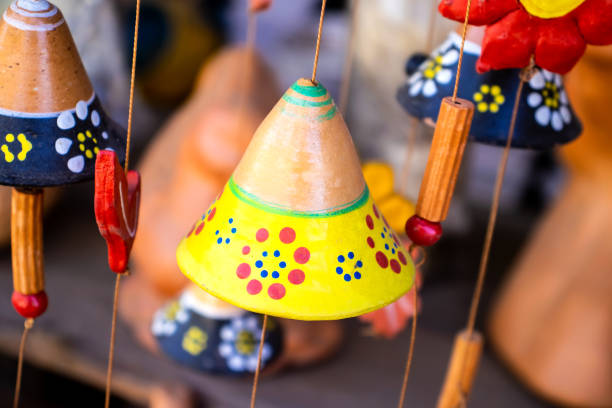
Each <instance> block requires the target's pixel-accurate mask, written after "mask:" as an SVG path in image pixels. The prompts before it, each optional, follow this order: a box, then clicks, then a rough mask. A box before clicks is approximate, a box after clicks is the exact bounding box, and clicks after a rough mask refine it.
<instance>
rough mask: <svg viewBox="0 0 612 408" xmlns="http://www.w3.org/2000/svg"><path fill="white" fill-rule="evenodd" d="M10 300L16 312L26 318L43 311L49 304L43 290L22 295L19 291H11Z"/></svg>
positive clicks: (33, 316) (38, 314)
mask: <svg viewBox="0 0 612 408" xmlns="http://www.w3.org/2000/svg"><path fill="white" fill-rule="evenodd" d="M11 301H12V302H13V307H14V308H15V310H16V311H17V313H19V314H20V315H22V316H23V317H25V318H26V319H29V318H36V317H38V316H40V315H41V314H43V313H45V310H47V305H48V304H49V300H48V299H47V294H46V293H45V291H44V290H43V291H42V292H39V293H36V294H34V295H24V294H22V293H19V292H13V296H12V297H11Z"/></svg>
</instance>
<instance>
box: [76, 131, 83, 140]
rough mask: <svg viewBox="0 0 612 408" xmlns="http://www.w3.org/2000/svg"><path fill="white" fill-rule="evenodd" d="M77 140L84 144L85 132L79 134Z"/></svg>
mask: <svg viewBox="0 0 612 408" xmlns="http://www.w3.org/2000/svg"><path fill="white" fill-rule="evenodd" d="M77 138H78V139H79V142H84V141H85V135H84V134H83V132H81V133H79V134H78V135H77Z"/></svg>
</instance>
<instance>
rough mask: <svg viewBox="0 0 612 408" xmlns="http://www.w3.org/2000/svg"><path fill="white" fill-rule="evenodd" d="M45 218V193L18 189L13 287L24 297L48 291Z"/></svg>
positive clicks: (13, 233)
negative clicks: (44, 242) (46, 280)
mask: <svg viewBox="0 0 612 408" xmlns="http://www.w3.org/2000/svg"><path fill="white" fill-rule="evenodd" d="M42 217H43V190H42V189H32V190H25V189H17V188H14V189H13V194H12V203H11V251H12V258H13V287H14V289H15V291H16V292H19V293H21V294H23V295H33V294H37V293H40V292H42V291H43V290H44V289H45V276H44V266H43V235H42V232H43V224H42Z"/></svg>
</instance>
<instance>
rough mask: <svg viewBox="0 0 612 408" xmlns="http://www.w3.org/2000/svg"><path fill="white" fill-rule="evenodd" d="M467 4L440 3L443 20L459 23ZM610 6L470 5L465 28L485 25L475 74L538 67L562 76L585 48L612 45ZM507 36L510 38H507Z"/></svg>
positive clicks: (554, 1)
mask: <svg viewBox="0 0 612 408" xmlns="http://www.w3.org/2000/svg"><path fill="white" fill-rule="evenodd" d="M467 3H468V0H442V1H441V2H440V6H439V10H440V13H442V15H443V16H445V17H447V18H450V19H453V20H456V21H459V22H463V21H464V19H465V14H466V10H467ZM610 21H612V2H610V1H609V0H488V1H474V2H472V5H471V7H470V16H469V20H468V22H469V24H473V25H486V26H487V31H486V33H485V36H484V40H483V44H482V45H483V49H482V55H481V56H480V58H479V59H478V64H477V70H478V71H479V72H485V71H488V70H491V69H506V68H523V67H526V66H527V65H528V64H529V61H530V59H531V56H532V55H534V56H535V63H536V65H538V66H540V67H542V68H543V69H546V70H549V71H552V72H556V73H559V74H565V73H567V72H569V71H570V70H571V69H572V67H573V66H574V65H575V64H576V63H577V62H578V60H579V59H580V57H581V56H582V54H584V51H585V50H586V46H587V44H591V45H608V44H612V24H610ZM509 33H511V34H509Z"/></svg>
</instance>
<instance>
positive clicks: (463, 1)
mask: <svg viewBox="0 0 612 408" xmlns="http://www.w3.org/2000/svg"><path fill="white" fill-rule="evenodd" d="M518 8H519V6H518V2H517V1H516V0H472V4H471V5H470V19H469V23H470V24H472V25H489V24H493V23H494V22H496V21H497V20H499V19H500V18H502V17H503V16H505V15H506V14H508V13H510V12H512V11H514V10H516V9H518ZM466 9H467V0H442V1H440V5H439V6H438V10H439V11H440V13H441V14H442V15H443V16H444V17H446V18H450V19H451V20H455V21H459V22H463V21H465V12H466Z"/></svg>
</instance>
